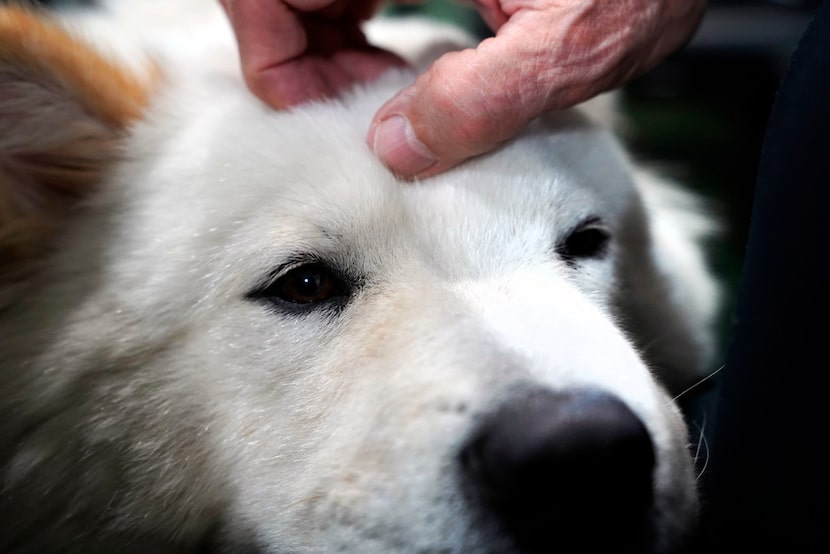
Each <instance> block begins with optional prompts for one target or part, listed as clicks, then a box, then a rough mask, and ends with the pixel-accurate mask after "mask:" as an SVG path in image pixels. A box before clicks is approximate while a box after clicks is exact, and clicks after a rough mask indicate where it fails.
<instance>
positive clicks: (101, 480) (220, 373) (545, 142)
mask: <svg viewBox="0 0 830 554" xmlns="http://www.w3.org/2000/svg"><path fill="white" fill-rule="evenodd" d="M113 4H114V6H115V8H114V13H115V17H113V16H112V13H111V14H110V15H106V16H102V15H96V16H95V18H96V19H95V20H94V21H90V20H87V19H85V18H86V17H87V16H80V15H73V16H72V18H71V19H72V21H71V25H72V26H73V27H74V28H79V29H82V30H83V29H86V31H84V32H86V33H87V34H88V35H89V36H92V37H97V38H96V40H97V41H99V42H100V43H101V48H103V49H111V51H112V52H114V53H115V55H119V56H124V57H127V58H129V59H130V60H132V61H130V62H129V63H132V64H135V65H136V66H140V63H141V62H140V60H139V58H136V57H135V56H137V55H138V56H143V54H138V53H139V52H144V51H149V52H150V53H151V55H152V56H153V57H155V59H157V60H159V65H160V66H161V68H162V70H163V71H164V72H165V74H166V79H165V82H164V84H163V85H162V86H161V88H160V90H158V91H157V93H156V94H155V96H154V99H153V102H152V104H151V106H150V107H149V108H148V110H147V113H146V116H145V117H144V119H143V120H142V121H141V122H139V123H138V124H137V125H135V127H134V128H133V129H132V130H131V132H130V135H129V137H128V138H127V139H126V142H125V146H124V150H125V152H126V153H127V157H126V159H125V160H124V161H121V162H119V163H118V164H116V165H115V167H114V168H113V171H112V173H111V174H110V176H109V177H108V179H107V182H106V183H105V185H104V186H103V187H102V188H101V190H100V192H99V193H97V194H95V195H93V196H92V197H90V198H89V199H88V201H87V202H86V203H85V205H84V206H83V208H82V209H81V211H80V212H78V213H77V214H76V215H75V216H74V217H73V218H72V220H71V222H70V223H69V224H68V227H67V230H66V233H65V236H64V237H62V238H61V240H60V247H59V248H57V249H56V250H55V253H54V254H53V255H52V256H51V257H50V258H49V259H48V261H46V262H45V263H44V266H43V268H42V269H41V270H40V271H39V272H38V273H37V274H36V276H35V277H33V278H32V282H31V285H30V286H28V288H27V289H26V292H25V293H21V294H20V295H19V297H18V298H16V299H15V301H14V302H13V303H12V304H11V305H10V306H7V307H6V308H5V309H3V310H2V311H0V359H2V360H3V362H2V369H0V390H2V395H0V416H1V417H0V444H2V446H1V447H0V452H2V454H0V470H2V474H0V476H1V477H2V483H3V495H2V497H0V515H1V516H2V518H3V519H2V520H0V546H3V547H4V548H0V549H2V550H3V551H24V552H28V551H33V552H35V551H37V552H46V551H68V552H89V551H119V552H123V551H133V550H134V551H136V552H149V551H153V552H157V551H166V550H164V549H165V548H166V549H168V550H170V551H177V549H179V548H190V547H193V546H194V545H196V544H199V543H200V541H202V540H203V536H204V535H205V534H206V533H207V532H208V531H210V528H211V527H212V526H214V525H217V524H218V523H217V522H221V530H220V532H221V534H222V540H223V541H227V544H236V543H237V542H239V543H246V544H247V543H254V544H256V545H258V546H259V547H262V548H264V549H265V550H267V551H271V552H300V551H309V552H312V551H313V552H334V551H349V552H360V553H373V552H377V553H382V552H416V551H418V552H420V551H429V552H433V551H436V552H437V551H447V552H482V553H488V552H501V551H508V550H509V548H510V547H509V545H508V543H506V542H504V539H503V538H502V537H501V536H499V535H498V533H497V532H495V531H493V530H492V529H488V528H482V527H480V526H479V525H478V520H476V519H475V518H474V517H473V516H472V515H471V513H470V510H469V509H468V507H467V506H466V505H465V503H464V501H463V499H462V498H461V495H460V493H459V491H458V485H457V483H456V480H455V479H456V471H455V469H454V464H455V463H456V457H457V454H458V450H459V448H460V447H461V445H462V444H463V442H464V441H465V440H466V439H467V438H468V436H469V434H470V433H471V431H472V429H473V427H474V425H475V423H476V421H477V418H478V417H480V416H481V415H482V414H484V413H487V412H488V411H490V410H492V409H493V408H494V407H495V406H496V405H497V404H498V402H500V401H501V400H502V399H503V398H504V397H505V395H507V394H509V392H510V391H511V390H512V389H513V388H514V387H515V386H516V385H517V384H526V383H530V384H532V385H534V386H538V387H547V388H550V389H551V390H558V391H564V390H571V389H574V388H593V389H599V390H603V391H607V392H609V393H611V394H613V395H615V396H617V397H619V398H620V399H622V400H623V401H624V402H625V403H626V404H627V405H628V406H629V407H630V408H631V409H632V410H633V411H634V412H635V413H636V414H637V415H638V416H639V417H640V418H641V419H642V421H643V422H644V424H645V425H646V427H647V429H648V431H649V433H650V435H651V438H652V441H653V442H654V444H655V448H656V456H657V460H658V465H657V469H656V471H655V476H654V486H655V490H656V493H655V494H656V503H657V509H658V516H657V518H658V521H657V525H658V529H659V540H660V543H659V545H658V546H659V548H668V547H669V546H670V545H672V544H673V543H674V542H675V541H677V540H680V539H681V538H682V537H683V536H684V535H685V534H686V533H687V531H688V530H689V528H690V527H691V526H692V525H693V522H694V514H695V510H696V493H695V490H694V477H693V470H692V466H691V462H690V459H689V455H688V453H687V451H686V446H687V444H686V443H687V436H686V431H685V428H684V424H683V421H682V418H681V416H680V414H679V412H678V410H677V408H676V407H675V406H674V404H673V403H672V401H671V398H670V394H669V393H667V392H666V390H665V389H664V388H663V386H662V385H660V384H659V382H658V379H659V380H662V382H663V383H664V384H665V385H666V386H669V387H671V389H672V390H673V391H674V392H677V391H679V390H680V389H681V388H682V387H683V386H685V385H687V384H690V383H691V382H693V381H694V380H695V379H697V378H699V377H701V376H702V375H703V372H704V371H705V370H706V369H707V363H708V356H709V355H710V354H711V329H710V323H711V318H712V315H713V313H714V310H715V308H716V298H717V294H716V289H715V287H714V284H713V281H712V279H711V277H710V276H709V274H708V272H707V271H706V270H705V267H704V265H703V261H702V256H701V253H700V249H699V247H698V245H697V244H696V242H697V240H698V238H699V236H698V231H699V230H700V229H697V228H696V227H695V225H692V224H688V223H689V222H690V221H692V222H696V221H699V220H700V219H699V218H697V217H695V218H692V219H689V220H683V219H682V217H683V215H684V214H685V213H687V212H688V210H687V209H686V206H684V202H685V200H682V201H677V198H675V197H674V196H672V195H677V194H680V193H677V192H673V193H671V194H669V195H667V194H666V193H665V186H664V185H663V184H661V183H659V182H657V181H656V180H653V179H640V180H637V173H636V172H635V170H634V169H633V168H632V166H631V164H630V162H629V161H628V159H627V158H626V156H625V154H624V153H623V151H622V150H621V149H620V147H619V145H618V144H617V142H616V141H615V139H614V138H613V137H612V136H611V135H610V134H609V133H607V132H606V131H604V130H602V129H598V128H596V127H594V126H592V125H590V124H588V123H587V120H586V119H585V118H583V117H582V116H581V115H580V114H578V113H576V112H565V113H561V114H552V115H550V116H547V117H545V118H543V119H541V120H539V121H537V122H535V123H534V124H533V125H532V126H531V127H530V128H529V129H528V130H527V131H526V132H525V133H524V134H523V135H522V136H520V137H519V138H517V139H516V140H514V141H513V142H511V143H509V144H507V145H505V146H504V147H503V148H501V149H500V150H499V151H498V152H496V153H493V154H491V155H488V156H484V157H482V158H480V159H477V160H473V161H471V162H469V163H467V164H466V165H464V166H463V167H461V168H458V169H455V170H453V171H450V172H448V173H446V174H444V175H440V176H438V177H435V178H432V179H429V180H428V181H426V182H423V183H402V182H399V181H397V180H396V179H395V178H394V177H393V176H392V175H391V174H390V173H389V172H388V171H386V170H385V169H384V167H383V166H382V165H381V164H380V163H379V162H378V161H377V160H376V159H375V157H374V156H373V155H372V154H371V152H370V151H369V150H368V148H367V147H366V145H365V142H364V141H365V134H366V129H367V126H368V123H369V121H370V118H371V116H372V114H373V113H374V111H375V110H376V109H377V108H378V107H379V106H380V105H381V104H382V103H383V102H384V101H385V100H387V99H388V98H390V97H391V96H392V95H393V94H394V92H395V91H397V90H399V89H400V88H402V87H403V86H404V85H405V84H406V83H407V82H409V81H410V80H411V79H412V78H413V75H412V74H411V73H410V72H407V71H401V72H392V73H390V74H388V75H386V76H384V77H383V78H382V79H380V80H379V81H378V82H377V83H374V84H370V85H367V86H365V87H360V88H358V89H357V90H355V91H353V92H351V93H349V94H347V95H345V96H344V98H343V99H341V100H339V101H331V102H326V103H319V104H314V105H308V106H304V107H301V108H298V109H295V110H292V111H290V112H283V113H277V112H272V111H269V110H268V109H267V108H266V107H264V106H263V105H262V104H260V103H259V102H258V101H257V100H255V99H254V98H253V97H252V96H251V95H250V93H249V92H248V91H247V90H246V89H245V87H244V85H243V84H242V82H241V79H240V77H239V76H238V75H237V71H238V70H237V69H236V66H235V58H234V56H235V52H234V51H233V50H232V48H233V43H232V39H231V37H230V35H229V32H228V30H227V26H226V25H225V24H224V20H223V19H222V18H221V17H220V15H219V14H218V9H217V8H216V7H215V6H214V5H213V4H216V3H215V2H207V3H205V4H204V5H199V7H198V10H199V14H198V17H199V18H207V19H208V20H210V21H211V23H210V24H209V25H207V26H204V25H202V24H199V23H198V22H197V23H196V24H190V25H189V24H188V23H187V17H189V16H190V15H191V14H190V13H187V14H181V16H177V18H176V19H174V20H173V21H174V24H172V25H171V24H169V21H170V20H167V19H165V20H163V21H158V20H157V19H156V18H155V16H153V17H150V16H149V15H148V14H153V13H154V12H153V10H158V9H161V7H163V10H164V11H166V10H168V9H169V8H168V5H171V4H177V3H174V2H150V1H148V0H142V1H141V2H129V3H123V5H122V3H120V2H115V3H113ZM127 4H129V7H127ZM120 16H123V17H120ZM147 21H149V22H150V23H151V25H149V26H146V25H145V23H143V22H147ZM119 25H120V26H119ZM105 35H110V38H109V39H105V38H104V37H105ZM391 36H393V37H394V36H395V33H391ZM183 41H184V42H187V43H189V48H187V49H186V50H181V49H179V47H178V46H176V45H177V44H178V43H181V42H183ZM116 43H117V44H118V46H111V45H112V44H116ZM207 43H210V44H213V45H216V48H215V49H214V48H213V47H211V49H209V50H208V51H205V50H204V49H203V48H202V47H201V46H200V45H203V44H207ZM108 45H110V46H108ZM217 52H220V54H217ZM136 60H139V61H136ZM171 68H172V69H171ZM684 198H685V197H684ZM589 215H596V216H599V217H601V218H602V220H603V222H604V224H605V226H606V227H607V228H608V229H609V230H610V232H611V235H612V241H611V244H610V247H609V252H608V256H607V257H605V258H603V259H597V260H586V261H584V262H583V263H580V264H579V265H578V266H577V267H576V268H572V267H570V266H568V265H567V264H565V263H564V262H563V261H562V260H560V259H558V258H557V256H556V255H555V253H554V245H555V244H556V243H557V241H558V240H561V238H562V237H563V235H564V234H565V233H566V232H567V231H568V230H569V229H571V228H572V227H573V226H574V225H576V224H577V223H579V222H580V221H581V220H583V219H584V218H585V217H587V216H589ZM678 217H680V218H679V219H678ZM298 254H313V255H315V256H317V257H319V258H322V259H324V260H327V261H328V262H329V263H331V264H333V265H335V266H337V267H340V268H346V269H348V270H349V271H350V272H352V273H353V274H355V275H358V276H359V277H360V278H361V280H362V282H363V284H362V286H361V287H359V289H358V292H357V293H356V296H355V297H354V298H353V299H352V300H351V302H350V303H349V305H348V306H347V307H346V308H345V309H344V310H343V311H342V312H340V313H338V314H334V315H333V314H331V313H328V314H327V313H324V312H321V311H313V310H312V311H310V312H308V313H307V314H305V315H301V316H298V315H292V314H290V313H286V312H284V311H280V309H273V308H269V306H268V305H267V304H265V303H263V302H261V301H253V300H250V299H247V298H246V294H247V293H249V292H250V291H251V290H252V289H254V288H255V287H257V286H258V285H260V284H261V283H263V281H265V280H267V279H268V278H269V275H271V272H272V271H273V270H274V268H275V267H277V266H279V265H280V264H281V263H283V262H285V261H286V260H287V259H288V258H291V257H292V256H296V255H298ZM554 532H555V531H554ZM598 532H602V531H601V530H598ZM95 548H97V549H98V550H95ZM130 548H132V549H133V550H129V549H130ZM108 549H109V550H108Z"/></svg>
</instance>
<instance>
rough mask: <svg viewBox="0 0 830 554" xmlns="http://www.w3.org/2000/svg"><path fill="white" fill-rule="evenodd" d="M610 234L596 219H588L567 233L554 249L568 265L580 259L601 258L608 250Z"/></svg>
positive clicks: (574, 263)
mask: <svg viewBox="0 0 830 554" xmlns="http://www.w3.org/2000/svg"><path fill="white" fill-rule="evenodd" d="M610 240H611V233H609V232H608V229H606V228H605V226H604V225H603V224H602V222H601V221H600V220H599V219H598V218H590V219H587V220H585V221H584V222H582V223H580V224H579V225H577V226H576V228H575V229H574V230H572V231H571V232H570V233H568V236H567V237H565V240H563V241H562V242H560V243H559V244H558V245H557V247H556V253H557V254H559V256H560V257H561V258H562V259H563V260H565V262H567V263H568V264H570V265H576V263H577V262H578V261H579V260H580V259H586V258H594V259H599V258H602V257H603V256H604V255H605V253H606V252H607V250H608V243H609V241H610Z"/></svg>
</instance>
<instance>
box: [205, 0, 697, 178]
mask: <svg viewBox="0 0 830 554" xmlns="http://www.w3.org/2000/svg"><path fill="white" fill-rule="evenodd" d="M221 1H222V4H223V5H224V6H225V9H226V11H227V12H228V15H229V16H230V19H231V22H232V24H233V26H234V29H235V30H236V33H237V40H238V41H239V45H240V55H241V57H242V65H243V71H244V73H245V76H246V80H247V82H248V85H249V87H250V88H251V90H252V91H253V92H254V93H255V94H257V95H258V96H259V97H260V98H262V99H263V100H265V101H266V102H268V103H269V104H271V105H272V106H275V107H285V106H288V105H293V104H296V103H299V102H303V101H306V100H311V99H315V98H320V97H324V96H333V95H335V94H336V93H337V91H338V90H342V89H343V88H345V87H348V86H349V85H351V84H352V83H354V82H355V81H361V80H369V79H371V78H372V77H374V76H377V75H379V74H380V73H382V72H383V71H385V70H386V69H388V68H389V67H391V66H392V65H395V64H397V63H399V60H397V58H395V57H394V56H392V55H391V54H389V53H386V52H383V51H381V50H378V49H373V48H371V47H370V46H369V45H368V44H367V43H366V40H365V38H364V37H363V35H362V33H360V30H359V23H360V21H363V20H365V19H367V18H368V17H370V16H371V14H372V13H373V12H374V10H375V9H376V8H377V5H378V3H379V1H380V0H236V1H234V0H221ZM474 2H475V3H476V7H477V9H478V10H479V12H480V13H481V15H482V17H483V18H484V20H485V21H486V22H487V23H488V25H490V27H491V28H492V29H494V30H495V31H496V36H495V37H493V38H489V39H487V40H484V41H483V42H481V43H480V44H479V45H478V47H477V48H475V49H468V50H463V51H460V52H451V53H448V54H446V55H444V56H442V57H441V58H440V59H439V60H438V61H436V62H435V63H434V64H433V65H432V66H431V67H430V68H429V69H428V70H427V71H426V72H425V73H423V74H422V75H420V76H419V77H418V79H417V80H416V81H415V83H414V84H413V85H412V86H410V87H408V88H406V89H404V90H403V91H401V92H400V93H399V94H397V95H396V96H395V97H394V98H392V99H391V100H390V101H389V102H387V103H386V104H385V105H384V106H383V107H382V108H381V109H380V110H379V111H378V113H377V114H376V115H375V117H374V120H373V122H372V125H371V127H370V129H369V135H368V139H367V140H368V143H369V146H370V147H372V149H373V150H374V151H375V152H376V153H377V155H378V156H379V157H380V159H381V160H382V161H383V162H384V163H385V164H386V165H387V166H388V167H389V168H390V169H391V170H392V171H394V172H395V173H397V174H399V175H401V176H403V177H426V176H429V175H434V174H436V173H440V172H442V171H445V170H447V169H449V168H451V167H453V166H455V165H458V164H459V163H461V162H462V161H464V160H466V159H468V158H471V157H473V156H476V155H478V154H482V153H484V152H487V151H489V150H492V149H493V148H495V147H496V146H497V145H498V144H500V143H501V142H503V141H505V140H508V139H509V138H511V137H513V136H514V135H516V134H517V133H518V132H519V131H520V130H521V129H522V128H523V127H524V126H525V125H527V124H528V123H529V122H530V121H531V120H533V119H534V118H535V117H537V116H538V115H540V114H542V113H544V112H547V111H551V110H556V109H561V108H566V107H569V106H572V105H574V104H577V103H579V102H581V101H583V100H587V99H589V98H591V97H593V96H595V95H596V94H599V93H601V92H603V91H606V90H609V89H612V88H614V87H617V86H620V85H622V84H624V83H625V82H627V81H629V80H630V79H632V78H634V77H636V76H638V75H641V74H642V73H644V72H645V71H647V70H648V69H650V68H652V67H653V66H654V65H656V64H657V63H658V62H660V61H661V60H662V59H663V58H665V57H666V56H668V55H669V54H671V53H672V52H674V51H675V50H677V49H678V48H680V47H681V46H682V45H683V44H684V43H685V42H686V41H687V40H688V39H689V38H690V37H691V35H692V33H693V32H694V30H695V28H696V27H697V24H698V22H699V20H700V18H701V16H702V14H703V11H704V8H705V5H706V1H705V0H614V1H613V2H607V1H603V0H474Z"/></svg>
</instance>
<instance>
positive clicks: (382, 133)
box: [370, 115, 438, 175]
mask: <svg viewBox="0 0 830 554" xmlns="http://www.w3.org/2000/svg"><path fill="white" fill-rule="evenodd" d="M371 133H372V134H373V136H372V137H370V141H371V144H372V149H373V150H374V151H375V154H377V156H378V157H379V158H380V159H381V161H383V163H384V164H386V166H387V167H388V168H389V169H391V170H392V171H393V172H395V173H399V174H401V175H417V174H418V173H421V172H423V171H426V170H427V169H429V168H430V167H432V166H434V165H435V164H436V163H438V158H436V157H435V154H433V153H432V152H430V150H429V148H427V147H426V146H425V145H424V143H423V142H421V141H420V140H418V137H417V136H416V135H415V131H414V130H413V129H412V125H411V124H410V123H409V120H408V119H407V118H405V117H404V116H402V115H393V116H391V117H388V118H387V119H384V120H383V121H381V122H380V123H379V124H377V126H376V127H375V128H374V129H373V130H372V131H371Z"/></svg>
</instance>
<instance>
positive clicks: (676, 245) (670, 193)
mask: <svg viewBox="0 0 830 554" xmlns="http://www.w3.org/2000/svg"><path fill="white" fill-rule="evenodd" d="M635 179H636V181H637V186H638V189H639V190H640V193H641V195H642V199H643V205H642V206H640V207H639V210H638V213H634V214H631V221H630V222H629V225H627V226H626V229H627V230H628V235H627V236H625V237H622V240H623V243H624V244H623V247H624V248H625V249H626V251H627V254H628V255H627V256H624V260H623V262H622V263H621V267H620V273H621V283H620V285H621V287H620V290H621V294H620V297H619V298H618V299H617V302H618V304H619V305H620V308H621V312H622V314H621V315H622V318H623V320H624V325H625V327H626V328H627V329H628V330H629V333H631V335H632V339H633V340H634V342H635V343H636V344H637V346H638V347H639V349H640V350H641V352H642V354H643V356H644V357H645V359H646V360H647V361H648V362H649V364H650V366H651V367H652V368H653V370H654V371H655V373H656V375H657V377H658V378H659V379H660V381H661V382H662V383H663V384H664V385H665V386H666V388H667V389H668V390H669V392H671V393H672V394H678V393H680V392H682V391H684V390H685V389H686V388H688V387H689V386H691V385H693V384H695V383H697V382H698V381H700V380H701V379H702V378H703V377H705V376H706V375H708V374H709V373H711V372H712V371H714V370H715V369H716V366H717V365H718V364H717V362H716V361H715V360H714V354H715V352H716V350H717V347H718V346H719V345H718V344H717V341H716V339H715V330H716V329H715V324H716V320H717V316H718V315H719V309H720V305H721V302H720V300H721V290H720V286H719V284H718V282H717V280H716V278H715V276H714V275H713V274H712V272H711V271H710V269H709V267H708V266H707V262H706V259H705V256H704V248H703V244H702V242H703V241H704V240H705V239H707V238H710V237H712V236H714V235H716V234H717V233H718V232H719V224H718V223H717V220H716V219H715V218H713V215H712V214H711V213H709V210H707V207H706V206H704V205H703V203H702V201H701V200H700V199H699V198H697V197H696V196H693V195H691V194H690V193H687V192H685V191H683V190H681V189H679V188H677V186H676V185H674V184H673V183H671V182H669V181H667V180H665V179H664V178H662V177H661V176H659V175H658V174H657V173H654V172H650V171H647V170H638V171H637V172H636V176H635ZM640 210H641V211H640Z"/></svg>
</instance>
